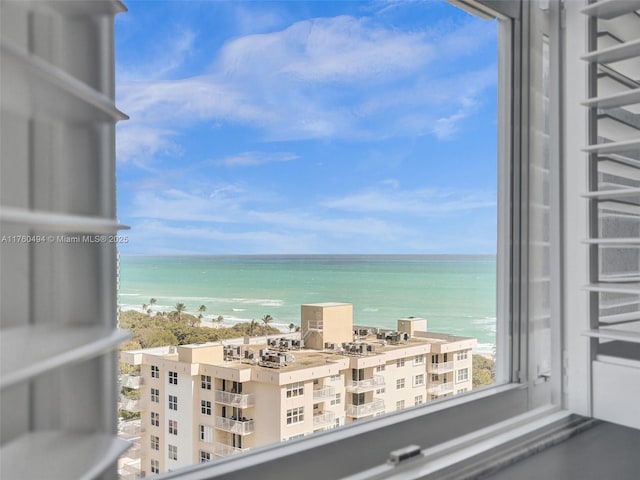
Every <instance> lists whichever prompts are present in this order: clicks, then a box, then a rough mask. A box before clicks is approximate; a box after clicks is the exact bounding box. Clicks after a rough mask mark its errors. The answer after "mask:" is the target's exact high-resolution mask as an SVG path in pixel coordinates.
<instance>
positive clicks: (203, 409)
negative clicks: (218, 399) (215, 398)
mask: <svg viewBox="0 0 640 480" xmlns="http://www.w3.org/2000/svg"><path fill="white" fill-rule="evenodd" d="M200 413H202V415H211V401H210V400H200Z"/></svg>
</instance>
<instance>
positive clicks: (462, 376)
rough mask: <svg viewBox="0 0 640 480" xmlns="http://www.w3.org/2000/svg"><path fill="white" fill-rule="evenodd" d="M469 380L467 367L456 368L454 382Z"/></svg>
mask: <svg viewBox="0 0 640 480" xmlns="http://www.w3.org/2000/svg"><path fill="white" fill-rule="evenodd" d="M467 381H469V369H468V368H467V367H465V368H460V369H459V370H456V383H460V382H467Z"/></svg>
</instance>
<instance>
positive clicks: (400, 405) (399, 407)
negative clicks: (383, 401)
mask: <svg viewBox="0 0 640 480" xmlns="http://www.w3.org/2000/svg"><path fill="white" fill-rule="evenodd" d="M403 408H404V400H400V401H399V402H396V410H402V409H403Z"/></svg>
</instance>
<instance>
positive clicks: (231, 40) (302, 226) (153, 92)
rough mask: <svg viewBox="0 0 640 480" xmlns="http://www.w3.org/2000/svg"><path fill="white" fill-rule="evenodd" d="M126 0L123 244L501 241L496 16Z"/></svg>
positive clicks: (431, 246)
mask: <svg viewBox="0 0 640 480" xmlns="http://www.w3.org/2000/svg"><path fill="white" fill-rule="evenodd" d="M126 3H127V6H128V8H129V12H127V13H123V14H120V15H118V16H117V18H116V72H117V74H116V85H117V90H116V91H117V93H116V101H117V104H118V107H119V108H120V109H121V110H123V111H124V112H125V113H127V114H128V115H129V116H130V120H128V121H126V122H122V123H120V124H119V125H118V128H117V176H118V216H119V219H120V221H121V222H122V223H125V224H127V225H130V226H131V230H130V231H129V232H128V233H127V234H128V236H129V243H127V244H121V245H120V250H121V252H122V253H125V254H127V253H130V254H177V253H192V254H205V253H211V254H224V253H228V254H259V253H261V254H269V253H291V254H302V253H333V254H336V253H407V254H408V253H495V241H496V137H497V126H496V124H497V120H496V89H497V25H496V23H495V21H486V20H481V19H477V18H474V17H472V16H471V15H469V14H467V13H465V12H463V11H461V10H458V9H457V8H455V7H452V6H451V5H448V4H446V3H445V2H444V1H438V0H432V1H413V2H402V1H373V2H356V1H341V2H324V1H316V2H302V1H287V2H275V1H268V2H257V1H253V2H240V1H219V2H217V1H202V2H201V1H135V0H129V1H127V2H126Z"/></svg>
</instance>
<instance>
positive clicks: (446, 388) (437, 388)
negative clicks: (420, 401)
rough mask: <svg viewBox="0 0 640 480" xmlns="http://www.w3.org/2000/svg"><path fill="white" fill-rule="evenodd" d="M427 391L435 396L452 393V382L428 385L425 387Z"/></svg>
mask: <svg viewBox="0 0 640 480" xmlns="http://www.w3.org/2000/svg"><path fill="white" fill-rule="evenodd" d="M427 393H428V394H430V395H434V396H436V397H439V396H440V395H446V394H448V393H453V382H447V383H441V384H440V385H434V386H432V387H429V388H427Z"/></svg>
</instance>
